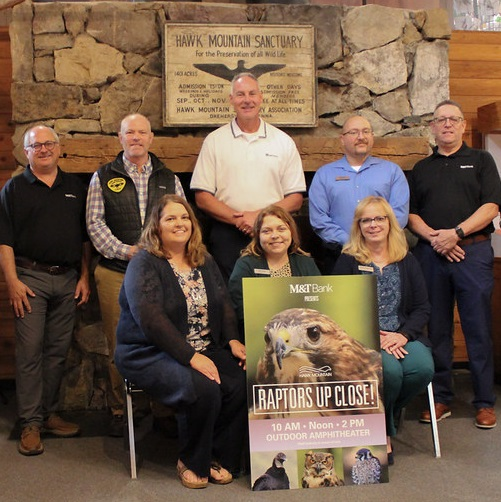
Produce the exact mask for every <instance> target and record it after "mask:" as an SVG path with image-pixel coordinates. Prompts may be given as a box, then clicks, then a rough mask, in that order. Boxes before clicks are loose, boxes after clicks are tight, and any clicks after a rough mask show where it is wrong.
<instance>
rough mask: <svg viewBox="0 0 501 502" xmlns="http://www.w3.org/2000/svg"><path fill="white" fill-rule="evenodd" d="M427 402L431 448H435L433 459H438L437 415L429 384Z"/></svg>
mask: <svg viewBox="0 0 501 502" xmlns="http://www.w3.org/2000/svg"><path fill="white" fill-rule="evenodd" d="M428 401H429V403H430V418H431V420H430V422H431V432H432V434H433V446H434V447H435V457H436V458H440V457H441V456H442V454H441V451H440V438H439V437H438V426H437V415H436V413H435V398H434V397H433V384H432V383H431V382H430V383H429V384H428Z"/></svg>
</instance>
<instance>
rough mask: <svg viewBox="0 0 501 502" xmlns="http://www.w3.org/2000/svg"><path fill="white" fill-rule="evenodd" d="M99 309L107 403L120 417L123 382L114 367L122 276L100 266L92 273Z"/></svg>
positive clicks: (122, 404) (114, 413)
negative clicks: (104, 345)
mask: <svg viewBox="0 0 501 502" xmlns="http://www.w3.org/2000/svg"><path fill="white" fill-rule="evenodd" d="M94 278H95V281H96V288H97V294H98V296H99V307H100V309H101V318H102V320H103V331H104V334H105V336H106V341H107V344H108V352H109V358H108V389H107V401H108V406H109V407H110V409H111V412H112V413H113V415H122V414H123V408H124V399H123V394H124V381H123V378H122V376H121V375H120V373H119V372H118V370H117V368H116V366H115V346H116V331H117V324H118V318H119V317H120V305H119V304H118V294H119V293H120V288H121V287H122V282H123V279H124V274H122V273H121V272H116V271H114V270H110V269H108V268H105V267H103V266H101V265H98V266H97V267H96V270H95V272H94Z"/></svg>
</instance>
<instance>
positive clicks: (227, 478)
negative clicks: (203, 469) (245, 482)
mask: <svg viewBox="0 0 501 502" xmlns="http://www.w3.org/2000/svg"><path fill="white" fill-rule="evenodd" d="M210 468H211V469H214V470H215V471H216V472H217V473H219V474H221V478H219V479H218V478H215V477H214V476H210V475H209V481H210V482H211V483H214V484H215V485H227V484H228V483H231V482H232V481H233V476H232V475H231V472H229V471H227V470H226V469H225V468H224V467H222V466H221V464H220V463H219V462H215V461H212V462H211V464H210Z"/></svg>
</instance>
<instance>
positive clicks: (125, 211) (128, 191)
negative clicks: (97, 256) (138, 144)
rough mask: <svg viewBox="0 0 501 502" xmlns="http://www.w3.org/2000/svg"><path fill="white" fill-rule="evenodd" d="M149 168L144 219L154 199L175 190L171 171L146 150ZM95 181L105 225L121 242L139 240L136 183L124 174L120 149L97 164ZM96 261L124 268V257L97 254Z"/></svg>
mask: <svg viewBox="0 0 501 502" xmlns="http://www.w3.org/2000/svg"><path fill="white" fill-rule="evenodd" d="M150 157H151V163H152V167H153V169H152V172H151V175H150V177H149V179H148V203H147V205H146V217H145V222H146V221H148V218H149V216H150V213H151V209H152V207H153V205H154V203H155V202H156V201H157V200H158V199H160V198H161V197H162V196H163V195H165V194H168V193H175V190H176V183H175V176H174V173H173V172H172V171H171V170H170V169H167V168H166V167H165V166H164V164H163V163H162V162H161V161H160V159H159V158H158V157H156V156H155V155H154V154H152V153H150ZM98 175H99V181H100V182H101V189H102V192H103V200H104V215H105V219H106V225H107V226H108V228H109V229H110V230H111V233H112V234H113V235H114V236H115V237H116V238H117V239H119V240H120V241H122V242H123V243H124V244H128V245H130V246H133V245H134V244H136V243H137V242H138V240H139V237H140V235H141V231H142V225H141V215H140V213H139V200H138V196H137V191H136V186H135V185H134V182H133V181H132V179H131V178H130V177H129V175H128V174H127V171H126V170H125V167H124V164H123V152H120V153H119V154H118V155H117V158H116V159H115V160H114V161H113V162H110V163H108V164H105V165H104V166H102V167H100V168H99V171H98ZM100 264H101V265H103V266H104V267H106V268H110V269H112V270H116V271H119V272H125V270H126V268H127V264H128V262H127V261H124V260H119V259H112V260H110V259H108V258H105V257H104V256H102V257H101V260H100Z"/></svg>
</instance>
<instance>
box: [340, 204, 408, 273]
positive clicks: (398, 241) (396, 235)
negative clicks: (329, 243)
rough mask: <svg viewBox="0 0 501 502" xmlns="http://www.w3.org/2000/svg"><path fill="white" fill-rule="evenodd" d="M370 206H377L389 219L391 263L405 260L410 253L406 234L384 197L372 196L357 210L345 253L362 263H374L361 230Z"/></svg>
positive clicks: (389, 253)
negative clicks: (363, 215) (364, 214)
mask: <svg viewBox="0 0 501 502" xmlns="http://www.w3.org/2000/svg"><path fill="white" fill-rule="evenodd" d="M369 206H376V207H378V208H379V209H381V211H382V213H383V214H384V215H385V216H387V217H388V222H389V224H390V231H389V233H388V258H389V260H390V262H391V263H394V262H398V261H401V260H403V259H404V257H405V255H406V254H407V251H408V245H407V239H406V238H405V233H404V231H403V230H402V228H401V227H400V225H399V223H398V221H397V218H396V216H395V213H394V212H393V209H392V208H391V206H390V205H389V204H388V202H387V201H386V199H384V198H383V197H376V196H373V195H371V196H370V197H366V198H365V199H362V200H361V201H360V203H359V204H358V206H357V207H356V209H355V215H354V217H353V223H352V225H351V232H350V239H349V241H348V242H347V243H346V244H345V245H344V247H343V253H345V254H348V255H350V256H353V257H354V258H355V259H356V260H357V261H358V262H360V263H370V262H371V261H372V258H371V252H370V251H369V249H368V247H367V245H366V243H365V237H364V236H363V234H362V230H361V229H360V218H361V217H362V214H363V213H364V211H365V210H366V209H367V207H369Z"/></svg>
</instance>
